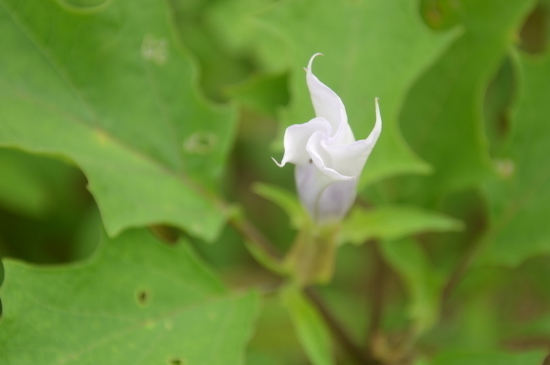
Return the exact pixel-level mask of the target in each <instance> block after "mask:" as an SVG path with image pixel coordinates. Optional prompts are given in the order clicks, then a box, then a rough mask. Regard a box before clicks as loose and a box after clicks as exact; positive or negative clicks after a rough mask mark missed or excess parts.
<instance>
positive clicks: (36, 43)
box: [0, 1, 224, 211]
mask: <svg viewBox="0 0 550 365" xmlns="http://www.w3.org/2000/svg"><path fill="white" fill-rule="evenodd" d="M23 3H24V2H21V3H20V4H23ZM0 4H1V5H2V7H3V8H4V10H5V12H6V13H7V14H8V15H9V17H10V18H11V20H12V21H13V24H15V26H16V27H17V29H19V30H20V31H21V33H22V34H23V35H24V36H25V37H26V38H27V39H28V40H29V41H30V42H31V44H33V45H34V47H36V49H37V50H38V51H39V53H40V54H42V56H43V57H44V58H45V59H46V61H47V62H48V64H49V65H50V66H51V67H52V68H53V69H54V70H55V72H56V73H57V74H58V75H59V77H60V78H61V80H62V81H63V82H64V83H65V84H66V85H67V86H68V87H69V89H70V90H71V92H72V93H73V94H74V95H75V96H76V97H77V99H78V100H79V101H80V103H81V104H82V107H83V108H84V109H85V111H86V112H87V113H88V114H89V115H90V116H91V119H90V120H89V122H90V123H91V124H93V128H94V129H95V131H96V132H101V133H103V134H104V135H105V136H108V137H109V139H110V140H111V141H113V142H115V143H116V144H117V145H118V146H119V147H121V148H122V149H124V150H126V151H128V152H130V153H131V154H133V155H135V156H136V157H138V158H139V159H141V160H143V161H146V162H147V163H150V164H152V165H154V166H156V167H157V168H159V169H160V170H161V171H162V172H164V173H165V174H167V175H169V176H172V177H174V178H176V179H178V180H179V181H181V182H182V184H184V185H186V186H187V187H189V188H191V189H192V190H194V191H195V192H196V193H198V194H199V195H200V196H201V197H203V198H204V199H206V200H208V201H210V202H211V203H213V205H214V206H215V207H217V208H218V209H219V210H220V211H223V210H224V207H223V203H222V202H220V201H219V200H217V199H215V198H214V197H213V195H212V194H209V193H208V192H207V191H205V190H204V189H203V188H202V187H200V186H199V185H198V184H196V183H195V182H194V181H192V180H191V179H190V178H189V177H188V176H187V175H186V174H185V173H183V172H178V171H174V170H172V169H170V168H169V167H168V166H166V165H165V164H163V163H162V162H160V161H158V160H157V159H155V158H153V157H152V156H150V155H148V154H146V153H144V152H143V151H141V150H139V149H137V148H135V147H134V146H131V145H128V144H126V143H125V142H123V141H122V140H120V139H118V138H117V137H114V136H113V135H112V134H110V133H109V132H107V131H106V130H105V129H103V128H102V127H101V126H99V124H98V123H97V114H96V112H95V111H94V108H92V107H91V104H90V103H89V102H88V101H87V100H86V98H84V96H83V95H82V93H81V91H80V90H79V88H78V87H77V86H76V84H74V83H73V81H72V79H71V78H70V77H69V73H68V72H66V70H65V69H64V68H63V67H62V66H61V65H60V64H58V63H57V62H56V61H55V58H54V57H53V56H52V55H51V54H50V53H49V52H48V51H47V49H46V48H45V47H43V45H42V44H41V43H40V42H39V41H38V40H37V39H36V38H35V37H34V36H33V34H32V32H31V31H30V30H29V29H28V28H27V27H25V25H24V22H22V21H21V20H20V19H19V18H18V17H17V16H16V14H15V12H14V10H13V9H11V8H10V7H9V6H8V5H6V4H5V2H4V1H0ZM168 8H170V7H169V6H168ZM170 9H171V8H170ZM170 11H171V10H170ZM169 28H173V27H169ZM171 31H172V32H173V30H171ZM144 67H145V69H146V73H147V80H148V82H149V83H150V84H151V86H152V89H153V91H154V92H153V95H154V99H155V102H156V103H157V107H158V108H159V109H160V110H161V114H162V115H163V119H164V121H165V124H166V125H167V128H169V129H170V130H171V131H173V130H174V126H173V123H174V122H173V120H171V119H168V118H167V117H166V114H167V112H166V107H165V106H164V105H163V104H162V103H161V101H160V100H159V99H160V98H159V95H158V92H157V88H156V87H153V84H155V85H156V83H153V81H152V80H151V79H152V78H153V77H152V76H151V75H150V69H149V68H148V65H146V64H145V65H144ZM20 91H22V90H20ZM23 93H28V94H29V96H31V98H27V99H25V100H28V101H31V102H33V103H34V104H35V105H37V106H39V107H43V106H45V105H47V106H49V107H50V108H51V109H50V111H53V112H54V113H55V114H57V115H60V116H62V115H63V114H64V115H66V116H68V117H69V119H70V120H72V121H74V122H77V123H79V124H81V125H83V126H84V127H85V128H86V129H89V130H90V132H91V133H93V130H92V129H91V126H90V123H88V121H86V120H83V119H82V118H80V117H79V116H77V115H74V114H73V113H72V112H70V111H68V110H59V108H57V107H55V106H53V105H50V103H49V102H48V101H46V100H41V98H40V97H37V96H36V95H34V93H29V92H27V91H23ZM37 100H40V101H41V102H42V103H41V104H39V103H36V101H37ZM170 134H171V135H174V133H170ZM172 145H173V146H174V149H175V150H177V146H176V145H177V143H175V142H174V140H172ZM175 155H176V156H178V160H179V163H180V166H181V156H180V155H179V154H178V153H176V154H175Z"/></svg>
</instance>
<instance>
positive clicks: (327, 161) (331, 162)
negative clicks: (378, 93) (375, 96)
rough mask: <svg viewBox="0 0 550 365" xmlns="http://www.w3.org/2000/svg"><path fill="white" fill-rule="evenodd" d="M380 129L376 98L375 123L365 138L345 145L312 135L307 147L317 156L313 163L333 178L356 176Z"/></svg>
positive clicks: (361, 168) (363, 164)
mask: <svg viewBox="0 0 550 365" xmlns="http://www.w3.org/2000/svg"><path fill="white" fill-rule="evenodd" d="M381 131H382V118H381V117H380V109H379V106H378V100H376V123H375V125H374V128H373V130H372V131H371V133H370V135H369V136H368V137H367V138H366V139H363V140H360V141H356V142H353V143H350V144H347V145H345V144H330V141H328V140H326V139H321V138H313V136H312V138H310V139H309V141H308V146H307V149H308V151H309V153H310V155H311V156H312V157H313V156H314V155H315V156H317V159H313V161H314V162H315V164H316V165H317V166H318V167H319V168H320V169H321V170H322V171H323V172H324V173H326V174H327V175H328V176H331V177H332V178H333V179H334V180H338V179H340V180H341V178H338V177H341V176H347V177H358V176H359V175H360V174H361V171H362V170H363V167H364V166H365V163H366V162H367V159H368V157H369V155H370V153H371V152H372V149H373V147H374V145H375V144H376V141H377V140H378V137H379V136H380V132H381Z"/></svg>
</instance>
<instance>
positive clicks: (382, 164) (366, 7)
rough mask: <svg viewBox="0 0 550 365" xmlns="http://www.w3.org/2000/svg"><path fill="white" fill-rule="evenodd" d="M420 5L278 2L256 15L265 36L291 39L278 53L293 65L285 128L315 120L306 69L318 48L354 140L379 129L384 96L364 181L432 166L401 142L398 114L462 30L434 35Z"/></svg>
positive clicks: (317, 69) (390, 0)
mask: <svg viewBox="0 0 550 365" xmlns="http://www.w3.org/2000/svg"><path fill="white" fill-rule="evenodd" d="M418 9H419V2H418V1H401V0H374V1H347V0H338V1H334V0H303V1H281V2H280V3H279V4H277V5H275V6H272V7H271V8H270V10H269V11H268V12H266V13H265V14H263V15H262V16H261V19H260V20H259V21H263V22H264V23H265V25H264V27H263V28H264V32H265V33H266V34H267V33H269V32H275V31H277V32H278V33H279V34H280V35H281V37H282V39H284V40H285V41H286V44H287V45H286V47H285V48H284V49H274V50H273V53H278V54H279V56H278V59H281V61H283V62H285V64H284V65H283V66H285V67H287V68H289V69H290V70H291V81H290V94H291V105H290V107H289V108H288V110H286V112H285V113H284V114H283V124H282V127H286V126H288V125H290V124H296V123H305V122H307V121H309V120H310V119H312V118H313V117H314V113H313V107H312V105H311V100H310V97H309V93H308V91H307V87H306V82H305V73H304V72H303V71H302V68H303V67H305V66H306V65H307V62H308V60H309V58H310V57H311V56H312V55H313V54H314V53H317V52H321V53H323V54H324V55H325V57H323V58H318V59H317V60H316V61H315V65H314V66H313V69H314V73H315V75H317V76H318V77H319V79H320V80H321V81H323V82H324V83H325V84H326V85H328V86H329V87H330V88H332V89H333V90H334V91H335V92H336V93H337V94H338V95H339V96H340V97H341V98H342V100H343V102H344V104H345V106H346V110H347V113H348V119H349V123H350V125H351V126H352V129H353V131H354V134H355V136H356V138H360V139H362V138H366V136H367V135H368V133H369V132H370V130H371V129H372V127H373V126H374V121H375V114H374V98H375V97H379V98H380V107H381V111H382V119H383V122H384V127H383V129H384V131H383V132H382V135H381V137H380V140H379V141H378V144H377V146H376V148H375V149H374V152H373V154H372V156H371V158H370V160H369V162H368V164H367V167H366V169H365V173H364V174H363V176H362V181H361V183H362V184H363V186H364V184H366V183H367V182H372V181H375V180H379V179H381V178H384V177H387V176H391V175H395V174H402V173H425V172H427V171H428V170H429V167H428V166H427V165H426V164H425V163H424V162H422V161H421V160H420V159H418V158H417V157H416V156H415V155H414V154H413V153H412V151H411V150H410V149H409V147H408V146H407V144H406V143H405V141H404V140H403V137H402V136H401V133H400V131H399V126H398V123H397V118H398V113H399V110H400V108H401V105H402V103H403V101H404V98H405V96H406V93H407V92H408V91H409V89H410V87H411V86H412V84H413V82H414V81H415V80H416V78H418V76H419V75H420V74H421V73H422V72H423V71H425V70H426V68H427V67H429V66H430V64H432V63H433V62H434V61H435V60H436V59H437V57H438V56H439V55H440V54H441V53H442V52H443V51H444V49H445V48H446V47H447V45H449V43H450V42H451V41H452V39H453V38H455V37H456V36H457V35H458V32H457V31H453V32H449V33H439V34H437V33H435V32H432V31H431V30H430V29H428V27H427V26H426V25H425V24H424V23H423V22H422V19H421V17H420V15H419V11H418ZM397 24H399V26H396V25H397ZM281 43H282V42H281ZM282 44H284V43H282ZM280 55H286V60H285V59H282V57H281V56H280ZM266 57H269V55H267V56H266ZM274 57H275V56H274ZM404 60H406V62H404ZM281 146H282V144H281Z"/></svg>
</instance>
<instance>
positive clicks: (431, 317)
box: [380, 239, 443, 335]
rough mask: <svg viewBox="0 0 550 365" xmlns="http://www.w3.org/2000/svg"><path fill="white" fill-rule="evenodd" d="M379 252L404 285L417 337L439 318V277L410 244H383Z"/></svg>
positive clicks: (395, 242)
mask: <svg viewBox="0 0 550 365" xmlns="http://www.w3.org/2000/svg"><path fill="white" fill-rule="evenodd" d="M380 249H381V251H382V254H383V256H384V258H385V259H386V260H387V261H388V263H389V265H390V266H391V267H392V268H393V269H394V270H395V271H396V272H397V273H398V274H399V276H400V277H401V280H402V281H403V283H404V285H405V288H406V290H407V292H408V295H409V316H410V318H411V320H413V321H414V330H415V332H416V334H417V335H418V334H420V333H422V332H424V331H425V330H427V329H429V328H430V327H431V326H432V325H434V324H435V322H436V320H437V319H438V317H439V302H440V290H441V287H442V283H443V280H442V277H441V276H440V275H439V274H438V273H437V272H436V271H435V269H434V265H433V264H432V263H431V262H430V261H429V258H428V257H427V255H426V253H425V252H424V251H423V250H422V248H421V247H420V246H419V245H418V244H417V243H416V242H415V241H413V240H410V239H405V240H401V241H391V242H390V241H388V242H382V243H381V244H380Z"/></svg>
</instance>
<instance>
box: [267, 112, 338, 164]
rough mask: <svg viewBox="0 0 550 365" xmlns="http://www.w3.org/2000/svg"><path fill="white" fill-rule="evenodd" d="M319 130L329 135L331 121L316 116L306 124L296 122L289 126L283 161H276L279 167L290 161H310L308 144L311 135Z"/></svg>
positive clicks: (285, 139)
mask: <svg viewBox="0 0 550 365" xmlns="http://www.w3.org/2000/svg"><path fill="white" fill-rule="evenodd" d="M316 132H319V133H321V134H322V135H324V136H329V135H330V133H331V127H330V124H329V122H327V121H326V120H325V119H323V118H314V119H312V120H310V121H309V122H307V123H304V124H294V125H291V126H290V127H288V128H287V129H286V131H285V137H284V147H285V154H284V156H283V160H282V161H281V163H278V162H277V161H275V159H273V161H275V163H276V164H277V165H278V166H279V167H283V166H284V165H285V164H286V163H288V162H290V163H293V164H295V165H303V164H307V163H309V161H310V159H311V157H310V156H309V153H308V152H307V150H306V145H307V142H308V140H309V139H310V137H311V136H312V135H313V134H314V133H316Z"/></svg>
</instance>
